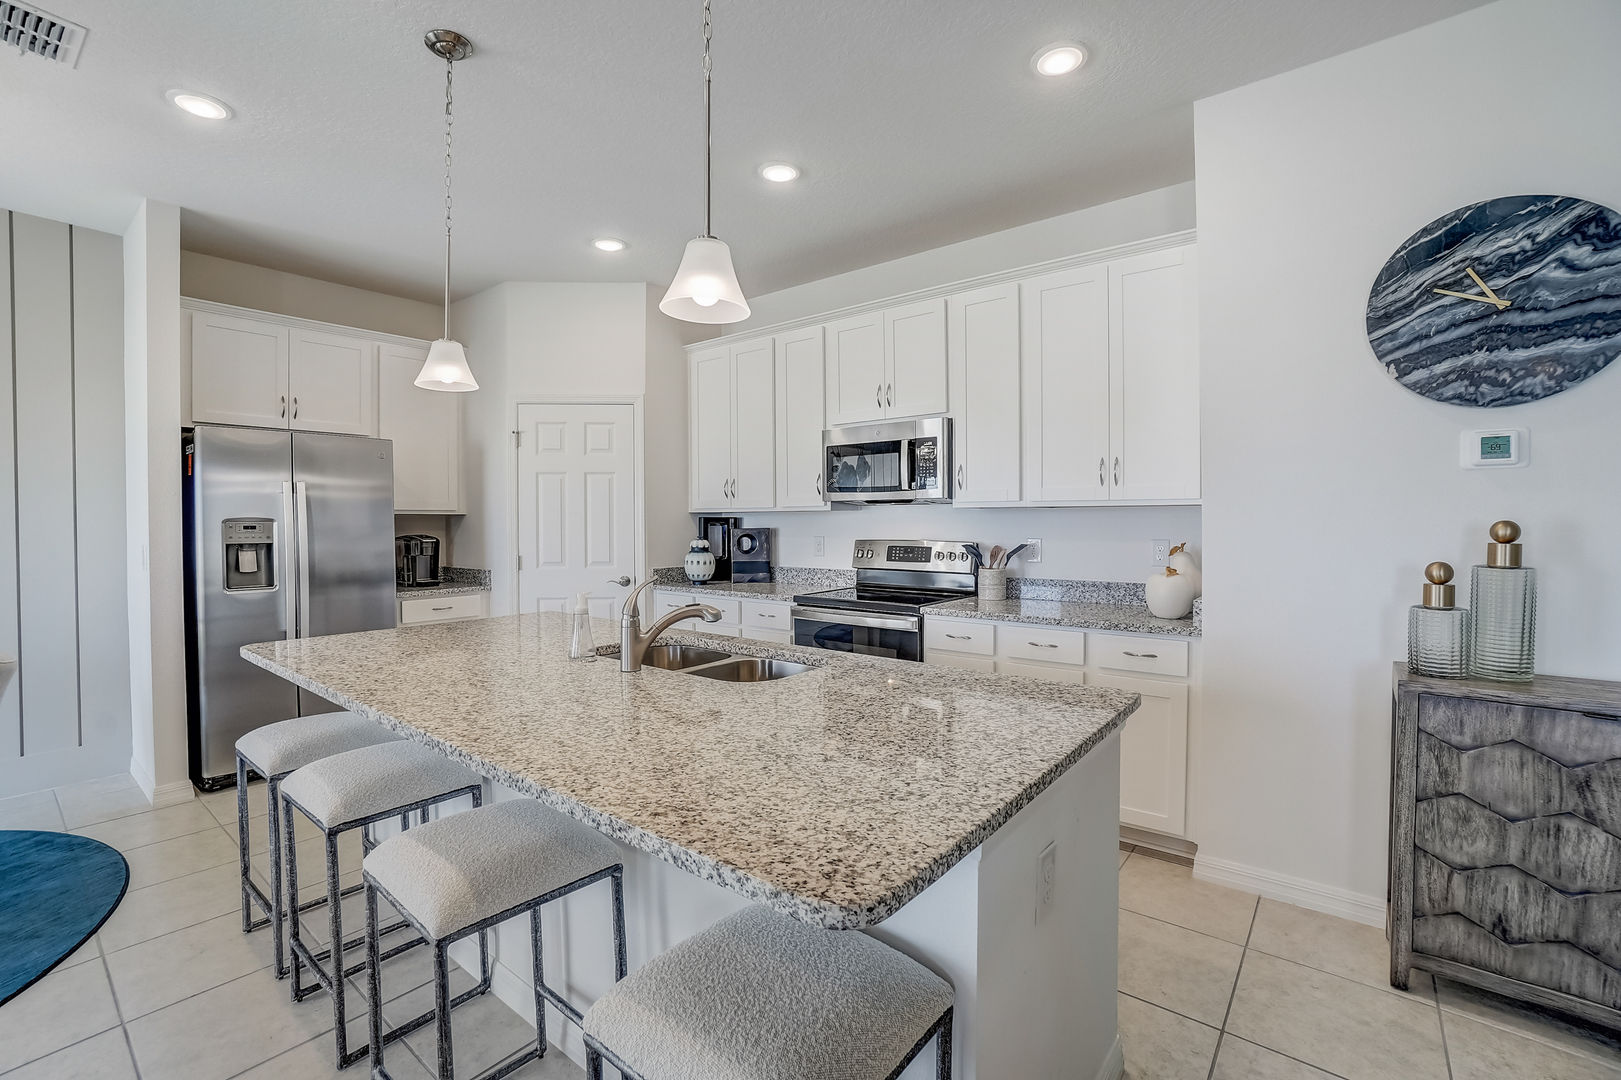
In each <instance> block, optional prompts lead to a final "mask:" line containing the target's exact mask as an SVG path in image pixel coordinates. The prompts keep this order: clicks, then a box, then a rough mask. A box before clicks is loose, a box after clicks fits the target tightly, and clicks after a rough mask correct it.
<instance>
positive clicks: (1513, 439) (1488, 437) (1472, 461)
mask: <svg viewBox="0 0 1621 1080" xmlns="http://www.w3.org/2000/svg"><path fill="white" fill-rule="evenodd" d="M1527 450H1528V446H1527V444H1526V432H1525V429H1524V428H1501V429H1498V430H1495V431H1466V432H1464V433H1463V435H1462V437H1461V438H1460V439H1459V443H1458V464H1460V465H1462V466H1463V467H1464V468H1466V469H1497V468H1507V467H1511V466H1515V465H1524V464H1525V463H1526V460H1527V454H1526V452H1527Z"/></svg>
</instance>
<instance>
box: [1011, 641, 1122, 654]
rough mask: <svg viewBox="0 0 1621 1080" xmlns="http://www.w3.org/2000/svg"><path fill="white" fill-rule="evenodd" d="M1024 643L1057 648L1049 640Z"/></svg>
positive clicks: (1045, 647)
mask: <svg viewBox="0 0 1621 1080" xmlns="http://www.w3.org/2000/svg"><path fill="white" fill-rule="evenodd" d="M1025 644H1026V645H1033V646H1035V647H1036V648H1038V649H1056V648H1058V646H1057V645H1054V644H1053V643H1052V642H1050V641H1027V642H1025ZM1128 655H1129V654H1128Z"/></svg>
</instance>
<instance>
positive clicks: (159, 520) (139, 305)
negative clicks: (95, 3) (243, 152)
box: [124, 199, 191, 804]
mask: <svg viewBox="0 0 1621 1080" xmlns="http://www.w3.org/2000/svg"><path fill="white" fill-rule="evenodd" d="M179 433H180V211H179V208H177V207H175V206H173V205H171V204H168V203H160V202H154V201H152V200H150V199H149V200H145V201H143V202H142V203H141V208H140V209H139V210H138V211H136V213H135V217H134V219H133V220H131V221H130V224H129V227H128V228H127V229H126V230H125V232H124V459H125V499H126V504H127V509H128V515H129V525H128V530H129V542H128V544H127V545H126V555H127V558H128V564H127V565H128V572H129V591H128V598H129V641H130V673H129V684H130V697H131V702H130V709H131V726H132V730H133V748H132V751H133V752H132V754H131V756H130V762H129V768H130V772H131V774H132V775H133V776H134V777H135V779H136V780H137V781H138V782H139V783H140V784H141V786H142V787H143V788H145V789H146V793H147V795H148V796H149V797H151V798H153V799H154V801H155V802H157V803H160V804H161V803H164V802H167V801H172V800H176V799H187V798H190V797H191V782H190V781H189V780H188V779H187V761H186V748H187V732H186V654H185V634H184V629H183V621H182V607H183V600H184V595H183V580H182V573H183V570H182V564H183V552H182V543H181V539H182V538H181V521H180V512H181V508H180V469H179V467H178V465H179V441H178V437H179Z"/></svg>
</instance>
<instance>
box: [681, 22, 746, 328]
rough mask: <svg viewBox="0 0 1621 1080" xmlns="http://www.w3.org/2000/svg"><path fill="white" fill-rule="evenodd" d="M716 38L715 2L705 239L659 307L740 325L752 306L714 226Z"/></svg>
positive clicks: (691, 244) (690, 247) (691, 248)
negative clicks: (714, 76)
mask: <svg viewBox="0 0 1621 1080" xmlns="http://www.w3.org/2000/svg"><path fill="white" fill-rule="evenodd" d="M712 36H713V34H712V31H711V27H710V20H709V0H704V234H703V235H702V236H699V237H696V238H694V239H692V240H689V241H687V250H686V254H684V255H682V257H681V266H680V267H679V268H678V269H677V270H676V272H675V280H674V281H672V282H670V291H669V292H667V293H665V294H664V299H663V300H660V301H659V310H660V311H662V312H664V314H666V315H669V316H671V317H672V318H676V319H681V320H683V321H685V322H693V323H734V322H742V321H743V320H744V319H746V318H748V317H749V302H748V301H747V300H745V299H744V298H743V290H742V289H741V288H740V287H739V286H738V284H737V271H735V270H733V269H732V249H731V248H729V247H727V246H726V242H725V241H723V240H717V239H716V238H715V233H714V230H713V228H712V225H711V220H710V219H711V217H712V216H713V210H714V201H715V199H714V187H715V183H714V163H713V161H712V158H713V153H712V151H711V147H710V129H711V126H712V124H711V116H712V113H713V111H714V110H713V108H712V105H711V102H710V88H709V84H710V76H711V68H712V64H711V62H710V59H709V42H710V38H711V37H712Z"/></svg>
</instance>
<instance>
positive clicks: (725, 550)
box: [698, 517, 743, 581]
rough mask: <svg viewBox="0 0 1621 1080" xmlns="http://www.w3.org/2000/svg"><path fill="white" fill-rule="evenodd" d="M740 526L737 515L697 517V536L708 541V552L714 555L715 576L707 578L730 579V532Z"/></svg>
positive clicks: (741, 522) (741, 520) (741, 521)
mask: <svg viewBox="0 0 1621 1080" xmlns="http://www.w3.org/2000/svg"><path fill="white" fill-rule="evenodd" d="M742 526H743V519H742V518H737V517H700V518H699V519H698V536H699V538H700V539H703V540H708V541H709V550H710V553H711V554H713V555H714V556H715V576H714V577H712V578H710V579H709V580H711V581H730V580H732V534H734V533H735V532H737V530H738V529H740V528H742Z"/></svg>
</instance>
